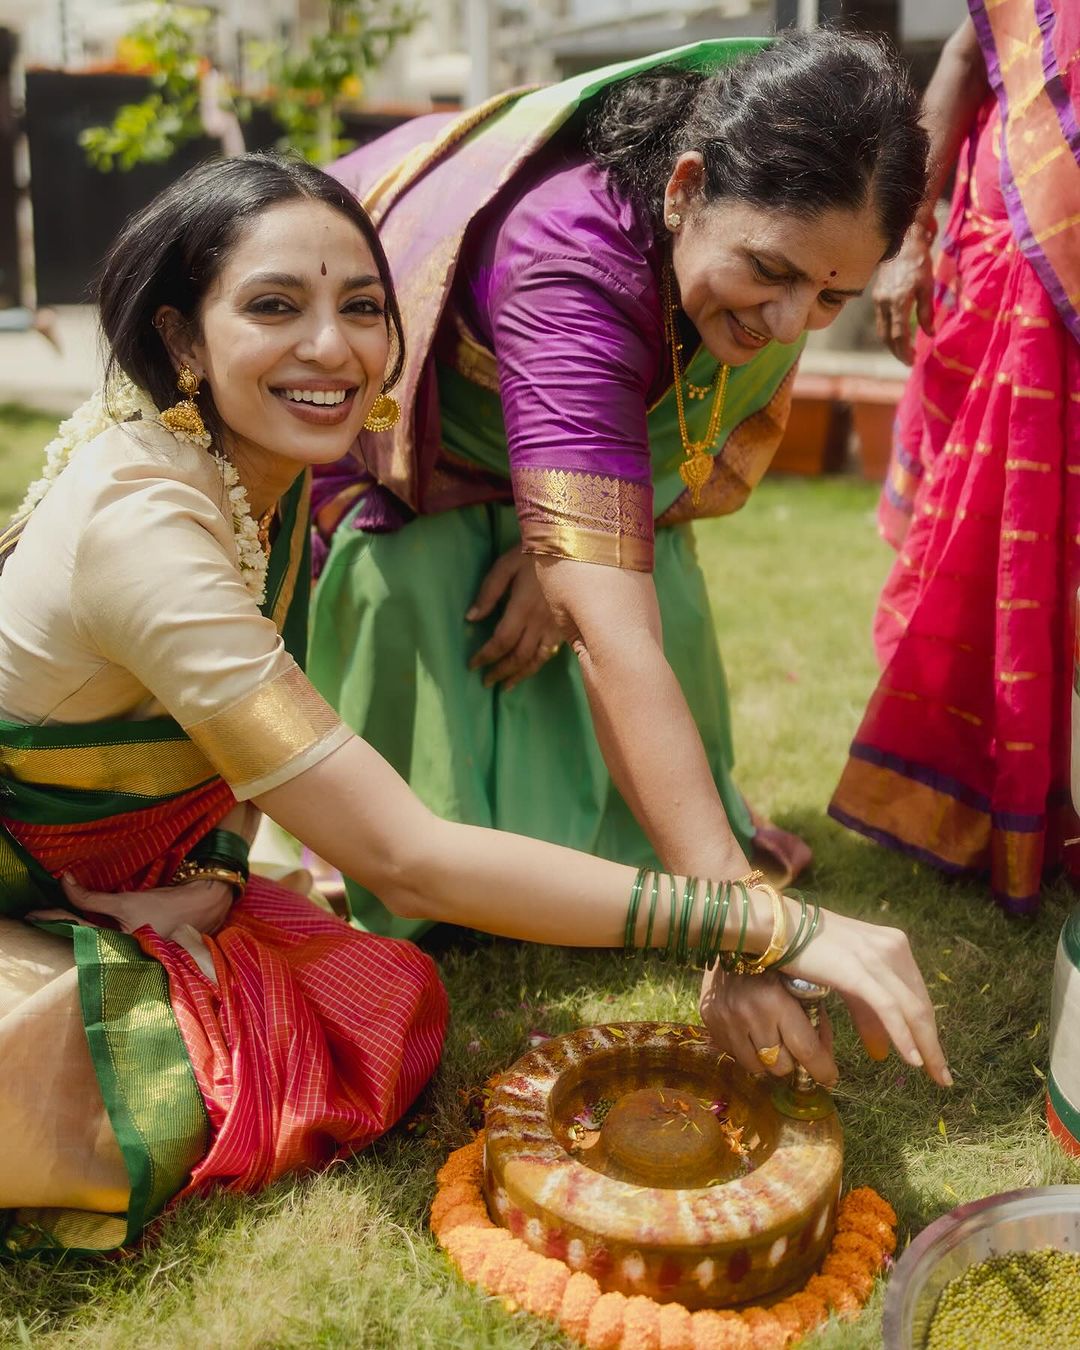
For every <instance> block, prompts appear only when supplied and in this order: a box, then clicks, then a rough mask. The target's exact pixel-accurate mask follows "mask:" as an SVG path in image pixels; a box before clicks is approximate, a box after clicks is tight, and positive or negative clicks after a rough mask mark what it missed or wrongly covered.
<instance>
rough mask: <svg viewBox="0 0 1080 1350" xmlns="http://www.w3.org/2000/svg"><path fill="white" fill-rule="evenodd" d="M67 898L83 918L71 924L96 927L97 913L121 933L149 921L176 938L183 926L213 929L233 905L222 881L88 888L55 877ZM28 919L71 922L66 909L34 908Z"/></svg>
mask: <svg viewBox="0 0 1080 1350" xmlns="http://www.w3.org/2000/svg"><path fill="white" fill-rule="evenodd" d="M60 884H61V886H62V887H63V889H64V894H65V895H66V896H67V898H68V903H69V904H70V905H71V907H72V909H74V910H75V911H76V912H77V913H78V914H82V915H85V916H86V918H85V919H76V920H75V922H76V923H86V924H90V925H95V924H96V925H98V926H101V924H100V920H101V919H102V918H106V919H112V920H114V922H115V923H116V926H117V927H118V928H119V929H120V931H121V932H122V933H134V932H135V930H136V929H137V928H142V927H143V926H144V925H145V926H149V927H150V928H152V929H153V930H154V932H155V933H157V934H158V935H159V936H160V937H163V938H170V939H175V936H176V934H177V931H178V930H179V929H182V928H194V929H195V930H196V931H197V932H199V933H216V932H217V930H218V929H219V928H220V927H221V926H222V924H223V923H224V922H225V920H226V918H227V917H228V914H229V908H230V906H231V905H232V902H233V898H234V893H233V888H232V887H231V886H230V885H228V883H227V882H224V881H210V880H207V881H189V882H186V883H185V884H184V885H183V886H162V887H159V888H158V889H156V890H152V891H119V892H117V893H116V894H112V893H110V892H109V891H88V890H87V889H86V887H85V886H82V885H80V884H79V882H77V881H76V880H75V878H74V877H72V876H63V877H61V878H60ZM26 917H27V918H28V919H51V920H58V921H59V922H61V923H71V921H72V915H71V914H70V913H69V912H68V911H67V910H66V909H43V910H36V911H35V912H34V913H32V914H28V915H27V916H26Z"/></svg>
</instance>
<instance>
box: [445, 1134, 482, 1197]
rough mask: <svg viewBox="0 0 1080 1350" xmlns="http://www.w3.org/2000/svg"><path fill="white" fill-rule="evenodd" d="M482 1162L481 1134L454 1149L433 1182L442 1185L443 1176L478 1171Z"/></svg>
mask: <svg viewBox="0 0 1080 1350" xmlns="http://www.w3.org/2000/svg"><path fill="white" fill-rule="evenodd" d="M483 1162H484V1136H483V1133H482V1132H481V1133H480V1134H478V1135H477V1136H476V1138H475V1139H472V1140H470V1141H469V1143H467V1144H463V1145H462V1146H461V1148H456V1149H454V1151H453V1153H450V1154H448V1155H447V1159H446V1161H445V1162H444V1163H443V1165H442V1167H440V1168H439V1170H438V1172H437V1173H436V1174H435V1180H436V1181H438V1182H439V1184H440V1185H442V1184H443V1175H444V1174H446V1175H447V1176H449V1175H450V1174H451V1173H453V1172H457V1171H478V1170H479V1169H480V1168H481V1167H482V1166H483Z"/></svg>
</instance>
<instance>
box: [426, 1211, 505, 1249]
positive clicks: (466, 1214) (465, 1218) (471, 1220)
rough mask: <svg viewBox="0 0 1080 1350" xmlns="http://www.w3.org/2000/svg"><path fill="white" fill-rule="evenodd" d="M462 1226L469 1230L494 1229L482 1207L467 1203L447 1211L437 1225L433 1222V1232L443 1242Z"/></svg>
mask: <svg viewBox="0 0 1080 1350" xmlns="http://www.w3.org/2000/svg"><path fill="white" fill-rule="evenodd" d="M461 1224H465V1225H466V1226H467V1227H469V1228H493V1227H494V1224H493V1223H492V1222H491V1220H490V1219H489V1218H488V1212H487V1210H486V1209H484V1208H483V1207H482V1206H480V1205H476V1204H472V1203H465V1204H460V1205H455V1206H454V1207H453V1208H452V1209H449V1210H447V1211H446V1212H445V1213H444V1214H443V1215H442V1217H441V1218H440V1219H439V1221H438V1223H437V1224H436V1223H435V1222H434V1220H433V1221H432V1224H431V1231H432V1232H433V1233H434V1234H435V1236H436V1237H437V1238H439V1239H440V1241H441V1240H442V1238H443V1237H444V1236H445V1235H446V1234H447V1233H449V1232H450V1230H451V1229H452V1228H457V1227H459V1226H460V1225H461Z"/></svg>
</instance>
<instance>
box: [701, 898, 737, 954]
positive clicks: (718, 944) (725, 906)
mask: <svg viewBox="0 0 1080 1350" xmlns="http://www.w3.org/2000/svg"><path fill="white" fill-rule="evenodd" d="M721 885H722V886H723V888H724V898H723V900H722V901H721V902H720V920H719V923H718V924H717V926H716V932H715V933H714V935H713V947H712V950H711V951H710V952H708V953H707V955H706V960H707V961H708V964H709V965H710V966H711V965H712V964H713V963H714V962H715V961H717V960H719V959H720V957H721V955H722V949H723V944H724V929H725V928H726V927H727V916H728V910H729V909H730V908H731V883H730V882H729V881H724V882H721ZM719 894H720V892H719V889H718V890H717V896H719Z"/></svg>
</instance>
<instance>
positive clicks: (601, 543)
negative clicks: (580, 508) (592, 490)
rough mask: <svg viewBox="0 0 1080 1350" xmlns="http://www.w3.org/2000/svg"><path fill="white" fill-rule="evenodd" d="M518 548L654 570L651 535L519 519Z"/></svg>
mask: <svg viewBox="0 0 1080 1350" xmlns="http://www.w3.org/2000/svg"><path fill="white" fill-rule="evenodd" d="M521 551H522V552H523V553H543V554H546V555H548V556H550V557H555V558H572V559H573V560H574V561H575V562H591V563H600V564H601V565H602V566H604V567H622V568H625V570H626V571H628V572H651V571H652V570H653V543H652V540H651V539H633V538H630V537H629V536H627V535H620V534H601V533H599V532H598V531H596V530H585V529H581V528H579V527H577V526H574V525H540V524H535V523H526V522H522V526H521Z"/></svg>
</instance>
